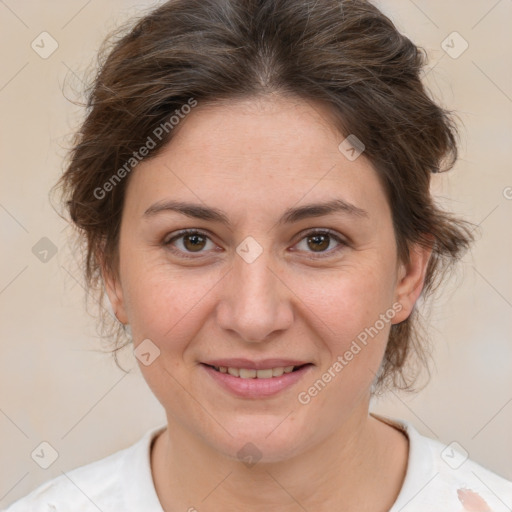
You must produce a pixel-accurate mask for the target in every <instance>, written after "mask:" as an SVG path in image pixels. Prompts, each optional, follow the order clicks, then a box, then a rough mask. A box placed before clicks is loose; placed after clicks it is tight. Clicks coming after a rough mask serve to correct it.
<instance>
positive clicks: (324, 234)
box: [298, 230, 348, 258]
mask: <svg viewBox="0 0 512 512" xmlns="http://www.w3.org/2000/svg"><path fill="white" fill-rule="evenodd" d="M333 241H334V242H336V243H337V244H338V246H337V247H334V249H330V250H328V249H329V247H330V246H331V245H332V242H333ZM304 242H305V243H304ZM300 244H303V247H304V245H305V248H304V249H300V247H299V249H300V250H305V251H306V252H309V253H313V256H311V257H313V258H315V257H320V258H321V257H324V254H325V256H330V255H332V254H334V253H337V252H338V251H339V250H341V249H343V248H344V247H346V246H347V245H348V244H347V242H345V241H343V240H342V239H341V238H340V237H339V236H337V235H336V234H334V233H333V232H331V231H329V230H328V231H325V230H324V231H312V232H309V233H306V236H304V237H303V238H302V239H301V241H300V242H299V244H298V246H300ZM314 253H317V254H318V256H315V255H314Z"/></svg>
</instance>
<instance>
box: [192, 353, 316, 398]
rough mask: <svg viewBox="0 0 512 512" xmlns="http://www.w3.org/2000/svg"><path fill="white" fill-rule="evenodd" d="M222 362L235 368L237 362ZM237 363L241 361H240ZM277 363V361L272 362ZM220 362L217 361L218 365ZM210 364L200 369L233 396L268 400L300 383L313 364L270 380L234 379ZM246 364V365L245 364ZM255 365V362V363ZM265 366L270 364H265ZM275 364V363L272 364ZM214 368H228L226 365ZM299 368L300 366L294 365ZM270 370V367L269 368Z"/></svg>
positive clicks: (202, 365) (201, 365)
mask: <svg viewBox="0 0 512 512" xmlns="http://www.w3.org/2000/svg"><path fill="white" fill-rule="evenodd" d="M220 361H230V362H231V365H232V366H234V361H235V360H233V359H232V360H230V359H224V360H220ZM237 361H240V360H239V359H238V360H237ZM272 361H277V360H272ZM279 361H280V364H278V365H276V366H292V364H289V365H288V364H282V363H283V360H282V359H281V360H279ZM217 362H218V361H216V363H217ZM208 364H210V363H201V364H200V367H201V368H202V369H203V370H204V371H205V372H206V373H207V374H208V375H209V376H210V377H211V378H212V379H213V380H214V381H215V382H216V383H217V384H218V385H219V386H220V387H221V388H222V389H224V390H226V391H228V392H230V393H231V394H233V395H235V396H237V397H239V398H252V399H258V398H267V397H271V396H274V395H277V394H278V393H280V392H282V391H284V390H285V389H289V388H290V387H291V386H293V385H294V384H296V383H297V382H299V381H300V380H301V379H302V378H303V377H304V376H305V375H306V374H307V373H309V372H310V371H311V370H312V368H313V364H311V363H310V364H307V363H305V366H303V367H302V368H299V369H297V370H295V371H293V372H291V373H284V374H283V375H281V377H272V378H269V379H258V378H256V379H242V378H240V377H234V376H233V375H230V374H229V373H221V372H218V371H217V370H214V369H213V368H212V367H211V366H207V365H208ZM244 364H246V363H244ZM253 364H254V362H253ZM265 364H268V363H267V362H265ZM272 364H274V362H273V363H272ZM214 366H226V365H224V364H220V365H217V364H215V365H214ZM276 366H271V368H275V367H276ZM293 366H298V365H293ZM239 368H249V369H258V370H260V369H265V368H261V367H260V368H254V367H253V368H250V367H247V366H239ZM267 368H268V366H267Z"/></svg>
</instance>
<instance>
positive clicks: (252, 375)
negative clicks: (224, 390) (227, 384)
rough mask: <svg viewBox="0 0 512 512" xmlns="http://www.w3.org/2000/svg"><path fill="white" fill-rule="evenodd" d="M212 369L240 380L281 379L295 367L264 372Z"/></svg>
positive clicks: (281, 367)
mask: <svg viewBox="0 0 512 512" xmlns="http://www.w3.org/2000/svg"><path fill="white" fill-rule="evenodd" d="M214 368H215V369H216V370H217V371H219V372H220V373H228V374H229V375H232V376H233V377H239V378H241V379H271V378H272V377H281V375H283V373H291V372H292V371H293V369H294V368H295V366H279V367H277V368H266V369H265V370H254V369H250V368H233V367H231V366H230V367H226V366H214Z"/></svg>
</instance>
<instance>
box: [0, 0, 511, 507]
mask: <svg viewBox="0 0 512 512" xmlns="http://www.w3.org/2000/svg"><path fill="white" fill-rule="evenodd" d="M151 5H153V4H151V2H149V1H146V2H143V1H138V2H136V1H130V2H128V1H125V2H121V1H120V0H116V1H114V0H110V1H101V2H100V1H98V0H92V1H89V2H87V1H82V0H73V1H69V0H68V1H64V0H60V1H53V2H35V1H29V0H24V1H18V2H15V1H14V0H5V1H1V2H0V17H1V20H2V25H1V26H2V31H1V32H0V39H1V44H2V48H3V55H4V58H3V61H2V67H1V75H0V77H1V78H0V108H1V112H2V117H1V134H0V144H1V155H2V160H1V185H0V191H1V192H0V223H1V227H2V248H3V249H2V265H1V271H0V308H1V318H2V320H1V332H0V340H1V342H0V343H1V358H0V449H1V451H0V453H1V456H2V458H1V464H0V507H4V506H7V505H8V504H9V503H11V502H12V501H14V500H15V499H17V498H19V497H21V496H23V495H25V494H26V493H28V492H29V491H30V490H31V489H33V488H35V487H36V486H37V485H38V484H40V483H42V482H43V481H46V480H48V479H50V478H53V477H55V476H57V475H60V474H61V472H62V471H67V470H69V469H71V468H73V467H76V466H78V465H82V464H85V463H88V462H91V461H93V460H96V459H98V458H101V457H104V456H106V455H108V454H110V453H113V452H114V451H117V450H119V449H121V448H124V447H126V446H128V445H129V444H131V443H133V442H135V441H136V440H137V439H138V438H139V437H140V436H141V435H142V434H143V433H144V432H145V431H146V430H147V429H149V428H151V427H153V426H156V425H158V424H161V423H163V422H164V421H165V417H164V414H163V410H162V409H161V407H160V405H159V403H158V402H157V401H156V399H155V398H154V397H153V396H152V394H151V393H150V391H149V389H148V387H147V386H146V384H145V383H144V381H143V380H142V378H141V377H140V373H139V371H138V369H137V368H136V367H135V365H134V364H133V361H134V359H133V357H132V359H131V360H130V361H131V366H132V367H135V368H136V369H135V370H134V372H133V373H132V374H130V375H127V376H125V374H123V373H121V372H120V371H119V370H118V369H117V368H116V367H115V365H114V363H113V362H112V360H111V359H110V357H109V356H108V355H103V354H101V353H100V352H98V351H97V350H98V348H99V341H98V340H97V339H96V338H95V337H94V334H95V329H94V319H92V318H90V317H89V316H87V314H86V313H85V311H84V290H83V288H82V284H81V282H82V278H81V275H80V273H79V271H78V270H77V268H76V266H75V265H74V263H73V260H72V257H71V254H70V250H69V247H68V246H67V240H68V234H69V231H70V230H69V228H67V227H66V224H65V223H64V222H63V221H62V220H61V219H60V218H59V217H58V216H57V215H56V214H55V212H54V211H53V210H52V208H51V206H50V204H49V201H48V191H49V189H50V187H51V185H53V183H54V182H55V181H56V179H57V178H58V176H59V175H60V173H61V172H62V168H63V161H62V158H63V156H64V154H65V146H66V144H67V140H68V139H67V138H66V137H67V136H68V135H69V134H70V133H71V132H72V130H73V128H74V127H76V123H77V121H78V120H79V116H80V110H79V108H78V107H76V106H74V105H72V104H71V103H70V102H69V101H67V100H66V99H65V98H64V96H63V93H62V89H63V83H64V80H65V79H67V81H68V85H67V86H66V89H65V91H66V95H67V96H68V98H71V99H77V98H79V96H77V94H76V93H75V92H74V89H76V90H79V88H80V86H81V83H80V80H79V78H80V77H82V76H83V74H84V72H85V71H87V70H88V69H90V66H91V65H93V64H94V60H93V57H94V52H95V51H96V50H97V48H98V45H99V43H100V41H101V40H102V38H103V37H104V36H105V35H106V34H107V32H108V31H109V30H111V29H112V28H114V27H115V26H116V25H117V24H118V23H119V22H121V21H123V20H125V19H126V18H128V17H129V16H131V15H132V14H134V13H137V12H140V9H141V8H144V9H146V8H148V7H150V6H151ZM378 5H379V6H380V7H381V8H382V9H383V10H384V11H385V12H386V13H387V14H388V15H390V16H391V17H392V19H393V20H394V21H395V22H396V24H397V25H398V27H399V28H400V29H401V30H402V31H404V32H405V33H406V34H407V35H409V36H410V37H411V38H412V39H413V40H414V41H415V42H416V43H417V44H419V45H421V46H423V47H424V48H426V49H427V50H428V52H429V54H430V58H431V63H430V67H431V68H432V70H431V71H429V72H428V74H426V76H425V80H426V81H427V82H428V85H429V87H430V89H431V91H432V94H434V95H435V97H436V98H438V99H439V100H440V101H442V102H443V103H444V104H445V105H447V106H449V107H450V108H453V109H455V110H457V111H458V112H459V115H460V117H461V119H462V121H463V122H464V124H465V127H466V128H465V130H464V131H463V132H462V135H463V137H462V143H461V158H460V161H459V162H458V164H457V166H456V168H455V170H454V171H452V172H451V173H449V175H445V176H442V177H440V178H439V179H437V180H436V182H435V184H434V186H435V191H436V194H438V195H439V197H440V200H441V201H442V202H443V204H446V206H447V207H449V208H451V209H453V210H455V211H456V212H458V213H460V214H462V215H464V216H466V217H467V218H468V219H469V220H471V221H473V222H474V223H476V224H479V225H480V237H479V240H478V242H477V244H476V246H475V248H474V250H473V252H472V253H471V254H469V255H468V256H467V257H466V258H465V260H464V263H463V264H462V266H461V270H460V273H459V275H458V279H457V281H456V282H454V283H453V284H452V285H451V286H450V287H449V290H447V291H448V293H447V294H446V295H445V298H444V299H443V300H442V301H439V302H437V303H436V305H435V306H434V308H433V317H432V322H431V329H430V332H431V335H432V338H433V343H434V346H435V354H434V355H435V360H436V367H435V368H434V372H433V376H432V380H431V382H430V384H429V385H428V386H427V387H426V388H425V389H424V390H423V391H422V392H420V393H419V394H417V395H414V396H403V395H398V394H394V393H392V394H390V395H389V397H387V398H386V399H385V400H381V401H380V402H379V403H377V404H375V405H374V410H375V411H377V412H381V413H384V414H387V415H390V416H396V417H400V418H405V419H407V420H409V421H411V422H412V423H413V424H414V425H415V426H416V427H417V428H418V429H419V431H420V432H422V433H423V434H426V435H428V436H430V437H433V438H437V439H439V440H440V441H442V442H443V443H445V444H449V443H451V442H452V441H457V442H458V443H459V444H460V445H461V446H463V447H464V448H465V450H467V452H468V453H469V456H470V457H471V458H472V459H474V460H476V461H477V462H479V463H481V464H484V465H486V466H488V467H489V468H491V469H493V470H494V471H495V472H497V473H500V474H502V475H503V476H505V477H507V478H509V479H512V437H511V434H510V433H511V432H512V335H511V333H512V271H511V267H510V265H511V261H512V258H511V256H512V237H511V236H510V235H511V232H510V224H511V223H510V221H511V217H512V188H507V187H512V173H511V170H510V169H511V167H510V160H511V158H510V157H511V151H510V146H511V136H512V121H511V119H512V116H511V114H512V81H511V78H512V69H511V57H512V55H511V48H512V36H511V31H510V23H511V21H512V2H511V1H510V0H500V1H496V0H471V1H468V0H452V1H450V2H446V1H444V0H435V1H426V0H414V1H412V0H381V1H380V2H378ZM43 31H47V32H48V33H49V34H51V36H52V37H53V38H54V39H55V40H56V41H57V42H58V45H59V46H58V49H57V50H56V51H55V52H54V53H53V54H52V55H51V56H49V57H48V58H47V59H43V58H41V57H40V56H39V55H38V54H37V53H36V52H35V51H34V50H33V49H32V48H31V42H32V41H33V40H35V39H36V38H37V37H38V35H39V34H40V33H41V32H43ZM454 31H457V32H458V33H459V34H460V35H461V36H462V37H463V38H464V40H466V41H467V43H468V44H469V47H468V49H467V50H466V51H465V52H464V53H462V55H460V56H459V57H458V58H452V57H451V56H450V55H449V54H447V53H446V52H445V51H444V50H443V49H442V47H441V44H442V42H443V40H445V39H446V38H447V36H448V35H449V34H451V33H452V32H454ZM451 40H453V41H454V43H453V44H451V43H449V44H450V46H453V48H451V49H449V51H450V52H451V53H452V54H453V52H456V51H458V50H460V49H461V48H462V46H461V43H462V40H460V39H457V36H455V39H453V36H451V39H450V38H449V39H448V41H451ZM36 42H37V39H36ZM46 48H49V46H46ZM507 197H508V199H507ZM43 237H47V238H48V239H50V240H51V241H52V243H53V244H55V246H56V248H57V250H58V252H57V253H56V255H55V256H53V257H51V258H50V259H49V261H47V262H46V263H43V262H41V261H40V260H39V259H38V258H37V257H36V256H35V255H34V254H33V252H32V248H33V247H34V246H35V245H36V243H38V241H39V240H40V239H41V238H43ZM129 355H131V354H129ZM42 441H47V442H49V443H50V444H51V445H52V446H53V447H54V448H55V449H56V450H57V452H58V454H59V457H58V459H57V461H56V462H55V463H54V464H53V465H52V466H50V468H48V469H46V470H44V469H41V468H40V467H39V466H38V465H36V464H35V463H34V461H33V460H32V459H31V456H30V454H31V452H32V451H33V450H34V449H35V448H36V447H37V446H38V445H39V444H40V443H41V442H42Z"/></svg>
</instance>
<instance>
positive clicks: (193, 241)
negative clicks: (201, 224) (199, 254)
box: [183, 235, 206, 252]
mask: <svg viewBox="0 0 512 512" xmlns="http://www.w3.org/2000/svg"><path fill="white" fill-rule="evenodd" d="M205 240H206V239H205V237H204V236H203V235H185V236H184V237H183V246H184V247H185V248H186V249H187V251H192V252H196V251H200V250H201V249H203V248H204V245H205Z"/></svg>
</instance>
